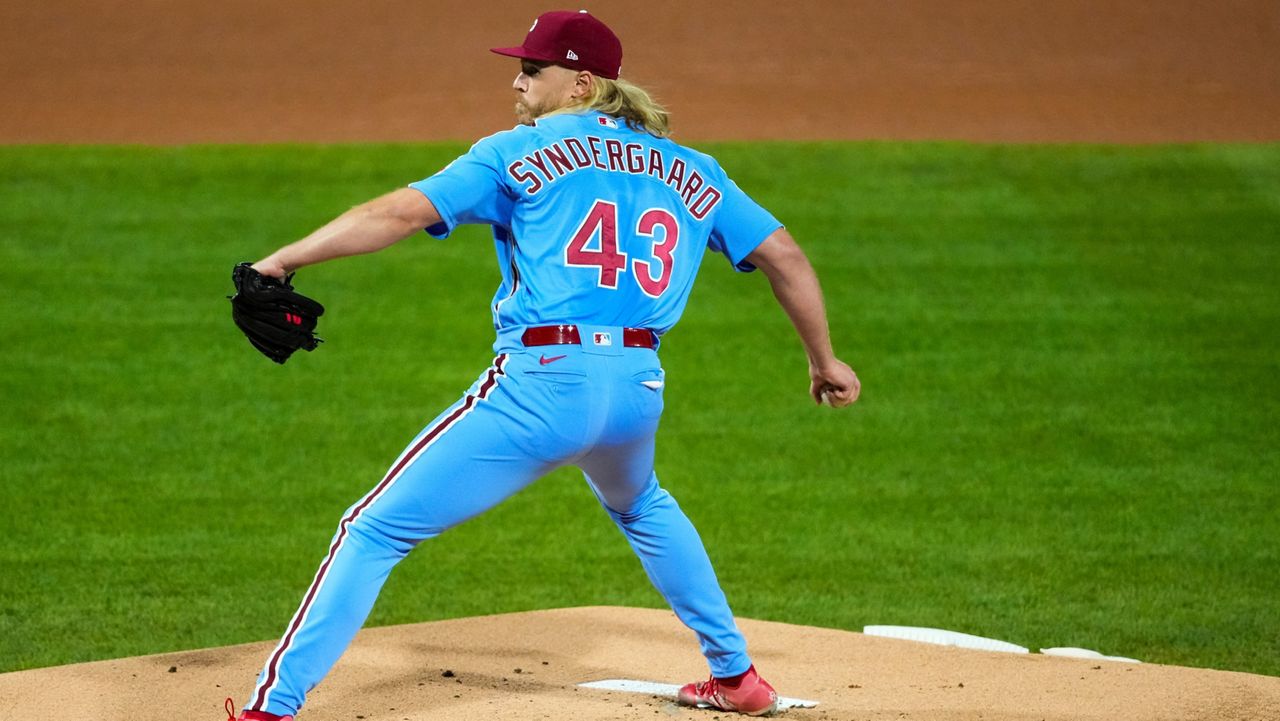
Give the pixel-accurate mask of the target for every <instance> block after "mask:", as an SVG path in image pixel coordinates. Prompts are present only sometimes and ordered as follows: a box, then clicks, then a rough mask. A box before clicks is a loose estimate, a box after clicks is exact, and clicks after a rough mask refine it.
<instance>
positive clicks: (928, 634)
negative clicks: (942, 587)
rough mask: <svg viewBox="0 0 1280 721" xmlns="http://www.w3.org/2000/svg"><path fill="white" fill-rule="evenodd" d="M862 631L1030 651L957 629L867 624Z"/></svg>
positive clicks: (981, 647) (979, 647) (962, 645)
mask: <svg viewBox="0 0 1280 721" xmlns="http://www.w3.org/2000/svg"><path fill="white" fill-rule="evenodd" d="M862 632H863V633H864V634H866V635H868V636H883V637H885V638H901V639H905V640H907V641H922V642H924V643H935V644H938V645H939V646H957V647H959V648H973V649H977V650H980V651H1004V652H1005V653H1030V650H1029V649H1027V648H1025V647H1023V646H1019V645H1017V644H1013V643H1009V642H1008V641H999V640H996V639H994V638H983V637H982V636H973V635H970V634H967V633H960V632H959V631H944V630H942V629H940V628H922V627H919V626H867V627H866V628H864V629H862Z"/></svg>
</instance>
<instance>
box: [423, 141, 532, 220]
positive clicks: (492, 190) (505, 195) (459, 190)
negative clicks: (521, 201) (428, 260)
mask: <svg viewBox="0 0 1280 721" xmlns="http://www.w3.org/2000/svg"><path fill="white" fill-rule="evenodd" d="M489 141H490V139H489V138H486V139H485V140H481V141H480V142H478V143H476V144H475V145H473V146H471V150H469V151H467V153H466V154H465V155H462V156H460V157H459V158H457V159H456V160H454V161H453V162H452V163H449V164H448V165H447V166H445V167H444V169H443V170H441V171H440V172H438V173H436V174H435V175H432V176H431V177H429V178H426V179H424V180H419V181H418V182H416V183H410V184H409V187H410V188H413V189H414V190H417V191H418V192H420V193H422V194H423V195H425V196H427V199H428V200H430V201H431V204H432V205H434V206H435V207H436V211H437V212H439V213H440V218H441V222H440V223H437V224H436V225H433V226H431V227H430V228H426V229H425V230H426V231H427V233H428V234H430V235H431V236H433V237H436V238H447V237H449V234H450V233H452V232H453V229H454V228H456V227H458V226H459V225H466V224H471V223H480V224H489V225H496V226H501V227H507V226H509V225H510V223H511V209H512V206H513V204H514V198H513V196H512V194H511V192H510V190H509V189H508V188H507V186H506V184H505V182H504V180H503V174H502V160H501V156H500V154H499V152H498V150H497V148H495V147H494V144H493V143H492V142H489Z"/></svg>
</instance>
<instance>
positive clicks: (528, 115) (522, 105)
mask: <svg viewBox="0 0 1280 721" xmlns="http://www.w3.org/2000/svg"><path fill="white" fill-rule="evenodd" d="M558 109H559V106H557V105H556V104H555V102H553V101H552V100H550V99H548V100H543V101H542V102H541V103H538V104H536V105H530V104H529V103H527V102H525V99H524V98H516V105H515V111H516V122H517V123H519V124H520V125H533V121H535V120H537V119H538V118H541V117H542V116H544V115H546V114H547V113H550V112H553V111H555V110H558Z"/></svg>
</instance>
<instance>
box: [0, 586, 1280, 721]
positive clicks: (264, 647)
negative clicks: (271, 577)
mask: <svg viewBox="0 0 1280 721" xmlns="http://www.w3.org/2000/svg"><path fill="white" fill-rule="evenodd" d="M739 625H740V626H741V628H742V630H743V632H744V633H745V634H746V636H747V639H748V642H749V643H750V644H751V649H752V655H753V657H754V659H755V661H756V665H757V667H758V668H760V670H761V671H762V672H763V673H764V675H765V676H766V677H767V678H768V679H769V680H770V681H771V682H772V683H773V684H774V686H776V687H777V688H778V691H779V693H781V694H782V695H784V696H789V697H795V698H801V699H807V700H814V701H818V702H819V704H820V705H819V706H818V707H817V708H812V709H799V708H795V709H790V710H788V711H786V712H785V713H784V714H783V715H784V716H785V717H786V718H791V719H797V720H802V719H812V720H813V721H819V720H824V721H825V720H827V719H831V720H840V721H844V720H850V721H852V720H854V719H857V720H862V719H873V720H877V721H878V720H880V719H892V720H893V721H900V720H902V719H918V720H925V719H927V720H929V721H943V720H947V719H965V720H969V719H973V720H976V719H983V721H1009V720H1013V719H1018V720H1023V719H1026V720H1031V719H1034V720H1035V721H1040V720H1041V719H1046V720H1059V721H1065V720H1066V719H1073V720H1079V719H1098V720H1103V719H1106V720H1107V721H1111V720H1113V719H1124V720H1125V721H1142V720H1143V719H1160V720H1162V721H1166V720H1177V719H1188V720H1190V719H1280V678H1272V677H1269V676H1257V675H1252V674H1245V673H1230V672H1224V671H1208V670H1202V669H1190V668H1180V667H1176V666H1156V665H1151V664H1141V665H1134V664H1125V663H1115V662H1105V661H1102V662H1099V661H1089V660H1076V659H1067V658H1057V657H1049V656H1039V655H1015V654H1005V653H994V652H985V651H971V650H965V649H957V648H949V647H941V646H932V645H929V644H923V643H915V642H911V641H900V640H894V639H886V638H875V637H870V636H864V635H862V634H859V633H852V632H849V631H836V630H831V629H825V628H814V627H810V626H792V625H787V624H782V623H770V622H766V621H752V620H748V619H740V620H739ZM273 647H274V642H263V643H253V644H246V645H243V646H231V647H227V648H220V649H209V650H204V651H188V652H182V653H168V654H160V655H156V656H142V657H138V658H129V659H120V660H116V661H98V662H95V663H85V664H77V665H73V666H61V667H57V668H45V669H34V670H30V671H19V672H16V673H9V674H2V675H0V710H3V711H4V713H5V717H6V718H9V719H22V721H42V720H43V719H50V720H51V721H52V720H55V719H56V720H57V721H70V720H75V719H85V720H86V721H88V720H90V719H91V720H92V721H115V720H120V721H125V720H128V721H199V720H202V719H207V720H209V721H219V720H220V719H222V718H225V716H224V714H223V712H222V702H223V699H224V698H225V697H226V696H232V697H234V698H235V699H236V701H237V702H242V701H243V700H244V698H245V697H246V696H247V695H248V693H249V691H250V690H251V686H252V683H253V681H254V678H255V676H256V674H257V671H258V669H259V667H260V666H261V664H262V663H263V661H264V660H265V658H266V656H267V654H268V653H270V651H271V650H272V648H273ZM705 675H706V667H705V665H704V664H703V662H702V658H701V656H700V655H699V654H698V649H697V644H696V641H695V640H694V637H693V635H692V634H691V633H690V632H689V631H688V630H686V629H685V628H684V627H683V626H682V625H681V624H680V622H679V621H678V620H676V618H675V616H674V615H673V614H671V613H670V612H668V611H656V610H652V609H638V608H609V607H593V608H566V609H558V610H553V611H533V612H529V613H512V614H504V615H499V616H485V617H480V618H464V619H457V620H453V621H438V622H435V623H420V624H413V625H408V626H392V627H386V628H373V629H367V630H364V631H362V632H361V633H360V634H359V636H357V637H356V640H355V643H354V644H353V645H352V646H351V649H350V650H349V651H348V652H347V653H346V655H345V656H343V658H342V660H341V661H340V662H339V663H338V665H337V666H336V667H335V668H334V669H333V672H332V673H331V674H330V675H329V677H328V678H327V679H326V680H325V681H324V683H323V684H321V685H320V686H319V687H318V688H317V689H315V691H313V692H312V694H311V696H310V698H309V699H308V702H307V707H306V709H305V710H304V712H303V714H302V718H303V721H306V720H308V719H315V720H316V721H322V720H334V721H359V720H364V721H418V720H419V719H422V720H424V721H425V720H426V719H431V720H432V721H436V720H440V719H461V720H463V721H481V720H484V721H488V720H490V719H522V720H524V719H551V720H553V721H561V720H564V721H574V720H576V719H591V720H593V721H594V720H596V719H646V720H650V719H669V718H673V717H674V718H679V719H689V720H690V721H699V720H701V721H713V719H714V718H716V717H717V716H718V717H720V718H721V719H727V718H728V717H727V716H726V715H725V714H723V713H721V712H717V711H707V710H696V709H687V708H682V707H679V706H676V705H675V704H674V702H672V701H671V700H669V699H666V698H662V697H657V696H653V695H648V694H642V693H628V692H623V691H603V690H593V689H587V688H581V687H579V685H578V684H580V683H583V682H587V681H597V680H601V679H634V680H640V681H654V682H660V683H685V682H688V681H693V680H701V679H703V677H705Z"/></svg>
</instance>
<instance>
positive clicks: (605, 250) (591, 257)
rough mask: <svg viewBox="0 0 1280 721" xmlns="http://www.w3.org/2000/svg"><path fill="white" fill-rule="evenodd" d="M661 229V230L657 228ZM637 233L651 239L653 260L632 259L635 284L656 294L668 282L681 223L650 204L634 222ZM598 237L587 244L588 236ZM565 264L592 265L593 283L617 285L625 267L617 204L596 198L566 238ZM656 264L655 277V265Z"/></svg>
mask: <svg viewBox="0 0 1280 721" xmlns="http://www.w3.org/2000/svg"><path fill="white" fill-rule="evenodd" d="M659 231H661V232H659ZM636 234H637V235H639V236H643V237H646V238H651V239H652V244H651V254H652V256H653V258H654V260H655V261H656V263H650V262H649V261H647V260H640V259H638V258H637V259H635V260H633V261H631V265H632V270H633V272H634V273H635V278H636V284H637V285H639V286H640V290H642V291H644V294H645V295H647V296H649V297H651V298H657V297H658V296H660V295H662V294H663V292H665V291H666V290H667V287H668V286H670V285H671V272H672V269H673V265H674V263H675V256H674V255H673V254H674V252H675V249H676V244H677V243H679V242H680V224H679V223H678V222H677V221H676V218H675V216H674V215H672V214H671V213H670V212H669V211H668V210H666V209H665V208H650V209H649V210H646V211H645V212H644V213H643V214H641V216H640V220H639V221H638V222H637V223H636ZM595 237H599V238H600V240H599V243H598V246H597V248H598V249H592V248H589V247H588V245H589V244H590V243H591V239H592V238H595ZM564 264H565V265H568V266H574V267H579V268H595V269H597V271H598V273H599V275H598V276H597V279H596V285H599V286H600V287H602V288H615V289H616V288H617V287H618V274H619V273H621V272H623V271H625V270H626V269H627V254H626V253H625V252H623V251H621V250H619V249H618V206H617V205H615V204H614V203H610V202H609V201H607V200H597V201H596V202H595V205H593V206H591V211H590V212H588V213H587V217H586V218H584V219H583V221H582V225H580V226H579V227H578V230H577V232H575V233H574V234H573V237H572V238H570V239H569V244H568V245H567V246H565V249H564ZM655 264H656V265H658V266H659V270H658V274H657V277H655V276H654V273H653V269H654V265H655Z"/></svg>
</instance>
